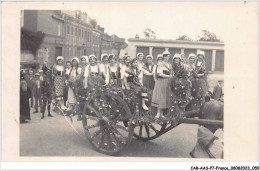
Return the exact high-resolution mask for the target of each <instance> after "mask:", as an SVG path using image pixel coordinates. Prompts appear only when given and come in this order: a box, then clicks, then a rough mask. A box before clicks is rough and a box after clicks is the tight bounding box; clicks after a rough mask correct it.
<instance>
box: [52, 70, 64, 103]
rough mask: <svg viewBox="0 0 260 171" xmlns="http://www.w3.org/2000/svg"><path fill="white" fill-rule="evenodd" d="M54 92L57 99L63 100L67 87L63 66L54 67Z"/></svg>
mask: <svg viewBox="0 0 260 171" xmlns="http://www.w3.org/2000/svg"><path fill="white" fill-rule="evenodd" d="M53 75H54V81H53V82H54V90H55V96H56V99H58V100H59V99H63V96H64V87H65V72H64V67H63V66H58V65H55V66H54V67H53Z"/></svg>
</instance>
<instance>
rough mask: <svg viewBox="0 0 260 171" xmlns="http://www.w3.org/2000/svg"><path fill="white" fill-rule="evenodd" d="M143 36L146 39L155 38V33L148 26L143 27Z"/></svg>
mask: <svg viewBox="0 0 260 171" xmlns="http://www.w3.org/2000/svg"><path fill="white" fill-rule="evenodd" d="M143 33H144V37H145V38H146V39H156V34H155V32H154V31H153V30H152V29H150V28H148V27H146V28H145V29H144V32H143Z"/></svg>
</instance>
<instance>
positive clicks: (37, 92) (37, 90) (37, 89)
mask: <svg viewBox="0 0 260 171" xmlns="http://www.w3.org/2000/svg"><path fill="white" fill-rule="evenodd" d="M41 84H42V81H41V80H40V74H39V73H36V74H35V81H34V83H33V91H32V92H33V95H34V98H35V111H34V112H33V113H38V107H40V108H41V107H42V99H41V95H42V94H41ZM38 105H40V106H38ZM41 111H42V110H41Z"/></svg>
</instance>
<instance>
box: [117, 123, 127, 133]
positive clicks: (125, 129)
mask: <svg viewBox="0 0 260 171" xmlns="http://www.w3.org/2000/svg"><path fill="white" fill-rule="evenodd" d="M115 127H116V128H118V129H121V130H124V131H126V132H128V128H126V127H123V126H121V125H115Z"/></svg>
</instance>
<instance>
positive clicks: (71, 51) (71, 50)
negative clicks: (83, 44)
mask: <svg viewBox="0 0 260 171" xmlns="http://www.w3.org/2000/svg"><path fill="white" fill-rule="evenodd" d="M70 56H73V49H72V48H70Z"/></svg>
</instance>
